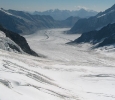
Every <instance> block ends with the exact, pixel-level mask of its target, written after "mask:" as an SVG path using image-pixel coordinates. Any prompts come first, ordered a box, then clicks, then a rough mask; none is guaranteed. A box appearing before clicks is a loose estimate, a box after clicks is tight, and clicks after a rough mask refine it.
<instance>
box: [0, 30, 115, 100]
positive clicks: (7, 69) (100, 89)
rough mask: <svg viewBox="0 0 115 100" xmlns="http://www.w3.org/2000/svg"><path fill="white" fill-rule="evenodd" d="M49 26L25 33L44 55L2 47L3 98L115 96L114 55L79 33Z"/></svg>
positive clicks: (101, 99) (97, 99) (102, 99)
mask: <svg viewBox="0 0 115 100" xmlns="http://www.w3.org/2000/svg"><path fill="white" fill-rule="evenodd" d="M66 30H68V29H49V30H42V31H38V32H37V33H35V34H32V35H27V36H25V37H26V39H27V41H28V43H29V44H30V46H31V48H32V49H33V50H35V51H36V52H38V53H39V54H41V55H44V57H43V58H41V57H40V58H38V57H33V56H29V55H24V54H16V53H13V52H8V51H4V50H0V100H115V90H114V89H115V63H114V61H115V56H114V53H113V52H111V53H112V54H113V55H110V54H107V52H105V51H104V52H103V53H101V52H100V51H101V50H100V49H99V50H98V49H97V50H91V49H89V47H90V45H89V44H79V45H73V46H72V45H67V44H65V43H67V42H70V41H72V40H74V39H76V38H77V37H79V35H67V34H64V33H63V31H66Z"/></svg>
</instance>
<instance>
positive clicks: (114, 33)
mask: <svg viewBox="0 0 115 100" xmlns="http://www.w3.org/2000/svg"><path fill="white" fill-rule="evenodd" d="M73 43H75V44H78V43H91V44H93V45H95V44H97V45H96V47H102V46H107V45H112V44H115V23H114V24H108V25H107V26H105V27H103V28H102V29H101V30H99V31H97V30H94V31H90V32H86V33H83V34H82V35H81V36H80V37H79V38H78V39H76V40H74V41H73V42H71V43H69V44H73Z"/></svg>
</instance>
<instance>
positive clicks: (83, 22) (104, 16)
mask: <svg viewBox="0 0 115 100" xmlns="http://www.w3.org/2000/svg"><path fill="white" fill-rule="evenodd" d="M114 22H115V5H113V6H112V7H111V8H109V9H107V10H105V11H104V12H100V13H98V14H97V15H96V16H94V17H90V18H84V19H80V20H79V21H78V22H76V24H75V25H74V26H73V27H72V28H71V30H70V31H69V33H84V32H89V31H92V30H99V29H101V28H102V27H104V26H106V25H108V24H109V23H114Z"/></svg>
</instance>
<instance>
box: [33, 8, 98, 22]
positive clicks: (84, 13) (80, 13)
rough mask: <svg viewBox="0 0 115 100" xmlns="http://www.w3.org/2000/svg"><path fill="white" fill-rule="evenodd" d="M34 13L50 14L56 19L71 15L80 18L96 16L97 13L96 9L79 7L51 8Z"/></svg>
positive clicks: (63, 18)
mask: <svg viewBox="0 0 115 100" xmlns="http://www.w3.org/2000/svg"><path fill="white" fill-rule="evenodd" d="M33 14H34V15H36V14H38V15H50V16H52V17H53V18H54V19H55V20H65V19H67V18H68V17H70V16H77V17H80V18H86V17H90V16H94V15H96V14H97V12H96V11H93V10H86V9H83V8H82V9H79V10H73V11H70V10H59V9H54V10H52V9H50V10H46V11H42V12H40V11H35V12H34V13H33Z"/></svg>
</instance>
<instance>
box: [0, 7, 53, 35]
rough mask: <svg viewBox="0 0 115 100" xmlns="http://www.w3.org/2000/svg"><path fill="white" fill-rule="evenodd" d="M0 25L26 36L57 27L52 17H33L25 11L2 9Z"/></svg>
mask: <svg viewBox="0 0 115 100" xmlns="http://www.w3.org/2000/svg"><path fill="white" fill-rule="evenodd" d="M0 24H1V25H2V26H3V27H4V28H6V29H8V30H11V31H13V32H17V33H26V34H29V33H32V32H35V31H36V30H38V29H44V28H53V27H55V21H54V20H53V18H52V17H50V16H39V15H31V14H29V13H26V12H23V11H15V10H8V11H6V10H4V9H0Z"/></svg>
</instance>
